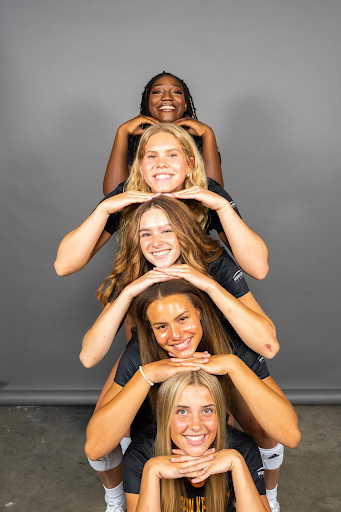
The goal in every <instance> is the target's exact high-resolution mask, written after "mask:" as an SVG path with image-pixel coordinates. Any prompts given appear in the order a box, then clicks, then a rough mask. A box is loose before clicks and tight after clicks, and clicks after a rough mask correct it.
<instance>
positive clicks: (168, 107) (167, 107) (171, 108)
mask: <svg viewBox="0 0 341 512" xmlns="http://www.w3.org/2000/svg"><path fill="white" fill-rule="evenodd" d="M159 109H160V110H175V107H172V105H163V106H162V107H159Z"/></svg>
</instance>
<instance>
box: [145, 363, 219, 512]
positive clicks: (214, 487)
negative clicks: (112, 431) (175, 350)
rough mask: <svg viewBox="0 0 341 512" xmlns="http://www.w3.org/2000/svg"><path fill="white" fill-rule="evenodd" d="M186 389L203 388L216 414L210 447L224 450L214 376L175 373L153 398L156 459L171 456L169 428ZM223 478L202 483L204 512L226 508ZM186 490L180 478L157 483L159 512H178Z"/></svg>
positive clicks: (196, 373) (217, 384)
mask: <svg viewBox="0 0 341 512" xmlns="http://www.w3.org/2000/svg"><path fill="white" fill-rule="evenodd" d="M187 386H204V387H206V388H207V389H208V390H209V392H210V394H211V396H212V399H213V403H214V405H215V408H216V415H217V435H216V437H215V439H214V442H213V444H212V447H213V448H215V449H216V451H219V450H223V449H225V448H227V440H226V407H227V406H226V400H225V396H224V393H223V390H222V387H221V385H220V383H219V381H218V379H217V377H215V376H214V375H211V374H209V373H207V372H205V371H203V370H199V371H196V372H188V373H177V374H176V375H173V377H170V378H169V379H167V380H166V381H165V382H163V383H162V385H161V386H160V389H159V392H158V397H157V398H158V399H157V435H156V442H155V451H156V456H163V455H172V440H171V437H170V426H171V423H172V420H173V417H174V412H175V409H176V406H177V404H178V403H179V399H180V396H181V394H182V392H183V391H184V389H185V388H186V387H187ZM226 488H227V485H226V475H225V473H220V474H217V475H212V476H210V477H209V478H208V479H207V481H206V484H205V506H206V510H210V511H211V510H212V511H213V510H215V511H216V512H225V509H226V490H227V489H226ZM185 495H186V491H185V487H184V485H183V482H182V479H174V480H172V479H171V480H166V479H162V480H161V511H162V512H174V511H175V510H181V496H185Z"/></svg>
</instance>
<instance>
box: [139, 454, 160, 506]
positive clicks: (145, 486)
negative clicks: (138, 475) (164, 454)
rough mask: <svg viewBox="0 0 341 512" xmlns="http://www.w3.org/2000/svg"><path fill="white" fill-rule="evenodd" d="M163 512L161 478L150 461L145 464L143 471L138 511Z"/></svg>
mask: <svg viewBox="0 0 341 512" xmlns="http://www.w3.org/2000/svg"><path fill="white" fill-rule="evenodd" d="M148 511H149V512H161V503H160V479H159V478H158V477H157V476H156V475H155V471H154V470H153V469H152V468H151V467H150V465H149V463H148V462H147V463H146V464H145V467H144V469H143V473H142V480H141V487H140V495H139V500H138V503H137V508H136V512H148Z"/></svg>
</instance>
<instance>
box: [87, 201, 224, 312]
mask: <svg viewBox="0 0 341 512" xmlns="http://www.w3.org/2000/svg"><path fill="white" fill-rule="evenodd" d="M128 208H129V219H130V222H129V229H127V227H128V225H125V226H120V229H119V234H120V237H119V239H120V246H119V252H118V255H117V257H116V259H115V262H114V268H113V271H112V273H111V274H110V275H109V276H108V277H107V278H106V279H105V281H104V282H103V283H102V285H101V286H100V287H99V289H98V290H97V294H96V297H97V298H98V299H99V300H100V301H101V303H102V305H103V306H105V305H106V304H107V302H108V299H109V297H110V295H111V293H112V292H113V290H114V289H115V297H117V296H118V295H119V294H120V293H121V291H122V290H123V288H125V287H126V286H127V285H128V284H130V283H131V282H133V281H135V280H136V279H138V278H139V277H141V276H142V275H144V274H145V273H146V272H148V270H151V268H152V265H151V264H150V263H149V262H148V261H147V260H146V258H145V257H144V255H143V253H142V250H141V246H140V237H139V229H140V221H141V217H142V215H143V214H144V213H146V212H147V211H148V210H150V209H152V208H158V209H160V210H161V211H163V213H164V214H165V215H166V217H167V218H168V220H169V223H170V225H171V226H172V229H173V230H174V232H175V233H176V236H177V238H178V240H179V244H180V249H181V259H182V262H183V263H186V264H187V265H190V266H191V267H193V268H194V269H195V270H198V271H199V272H202V273H204V274H206V275H207V274H208V264H209V263H211V262H212V261H215V260H216V259H217V258H218V256H220V254H221V253H222V251H223V249H222V247H220V246H219V244H218V242H217V241H215V240H212V239H211V238H210V237H208V236H207V235H206V234H205V233H204V232H203V230H202V229H201V227H200V225H199V224H198V222H197V221H196V219H195V217H194V214H193V213H192V212H191V210H190V209H189V208H188V206H186V204H184V202H182V201H179V200H177V199H172V198H170V197H165V196H158V197H155V198H154V199H152V200H150V201H148V202H147V203H143V204H138V205H132V206H131V207H128Z"/></svg>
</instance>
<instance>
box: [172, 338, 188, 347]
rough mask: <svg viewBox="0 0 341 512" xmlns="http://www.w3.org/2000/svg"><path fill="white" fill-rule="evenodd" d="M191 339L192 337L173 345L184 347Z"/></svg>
mask: <svg viewBox="0 0 341 512" xmlns="http://www.w3.org/2000/svg"><path fill="white" fill-rule="evenodd" d="M189 339H190V338H187V340H185V341H182V342H181V343H179V344H176V345H173V347H176V348H182V347H184V346H185V345H187V343H188V340H189Z"/></svg>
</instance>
